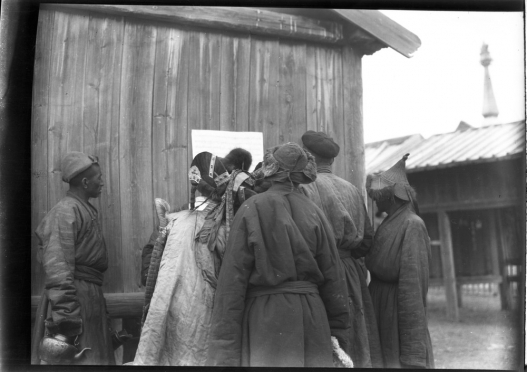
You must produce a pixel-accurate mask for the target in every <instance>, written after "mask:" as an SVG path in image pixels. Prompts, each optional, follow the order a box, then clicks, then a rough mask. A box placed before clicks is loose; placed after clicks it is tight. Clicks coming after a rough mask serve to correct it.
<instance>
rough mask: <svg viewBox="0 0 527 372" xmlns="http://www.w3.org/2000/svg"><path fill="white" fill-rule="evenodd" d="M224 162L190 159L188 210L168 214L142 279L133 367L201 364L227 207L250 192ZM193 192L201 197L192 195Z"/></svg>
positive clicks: (245, 154) (246, 156)
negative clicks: (140, 322) (141, 320)
mask: <svg viewBox="0 0 527 372" xmlns="http://www.w3.org/2000/svg"><path fill="white" fill-rule="evenodd" d="M235 150H237V152H241V153H242V156H241V158H242V159H243V161H242V162H243V163H244V164H245V165H246V167H247V168H248V167H250V165H251V164H250V162H251V156H250V153H249V152H247V151H245V150H243V149H235ZM235 150H233V151H235ZM231 153H232V151H231ZM226 163H227V162H226V161H225V158H219V157H216V156H215V155H214V154H212V153H210V152H202V153H199V154H198V155H196V156H195V157H194V159H193V161H192V163H191V166H190V170H189V180H190V182H191V185H192V187H191V198H190V208H191V209H190V210H183V211H180V212H177V213H174V214H171V216H170V217H171V221H170V222H169V223H168V225H167V226H166V228H165V229H162V231H163V233H161V234H160V237H158V238H159V239H161V240H164V239H166V244H165V246H164V249H162V250H160V251H159V252H156V251H155V249H154V250H153V253H152V255H153V256H154V257H155V260H151V262H150V267H149V270H148V275H147V280H146V282H147V289H146V291H145V307H144V314H143V318H144V319H145V320H144V326H143V328H142V331H141V337H140V341H139V345H138V348H137V352H136V355H135V359H134V364H136V365H165V366H167V365H168V366H202V365H204V363H205V360H206V358H207V346H208V338H209V329H210V316H211V313H212V306H213V300H214V291H215V289H216V285H217V277H218V274H219V271H220V266H221V260H222V257H223V255H224V252H225V240H226V236H227V235H228V231H227V226H228V221H229V215H230V213H229V208H230V211H231V213H232V211H233V209H234V206H235V201H236V200H237V199H238V197H239V194H240V193H243V194H244V197H248V196H250V195H249V194H248V193H247V194H245V191H246V190H245V189H242V187H237V188H235V187H234V186H235V184H236V185H238V186H239V184H244V183H243V182H237V181H236V180H237V177H236V176H237V175H239V174H240V170H236V169H232V170H231V171H230V169H229V168H228V167H227V166H226ZM245 179H246V178H243V180H245ZM243 180H242V181H243ZM196 191H198V192H200V194H201V195H202V196H203V197H204V198H205V200H204V201H200V200H199V198H196V197H195V192H196ZM247 191H249V190H247ZM229 193H230V194H231V195H229ZM223 200H226V201H223ZM226 216H227V217H226ZM167 231H168V236H167V235H166V234H167ZM153 235H154V234H153ZM155 235H157V234H155ZM156 243H157V241H156ZM158 248H161V247H160V246H158ZM158 253H159V255H160V257H158ZM158 258H159V259H160V260H158ZM154 261H155V262H154ZM150 279H151V280H150ZM150 298H151V300H150Z"/></svg>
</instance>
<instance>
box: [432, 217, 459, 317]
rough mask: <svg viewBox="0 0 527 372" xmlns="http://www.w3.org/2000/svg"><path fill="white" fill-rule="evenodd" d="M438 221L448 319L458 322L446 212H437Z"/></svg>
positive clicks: (451, 250) (450, 236) (452, 260)
mask: <svg viewBox="0 0 527 372" xmlns="http://www.w3.org/2000/svg"><path fill="white" fill-rule="evenodd" d="M437 220H438V222H439V236H440V239H441V261H442V262H443V283H444V286H445V293H446V302H447V303H446V310H447V318H448V319H450V320H454V321H457V320H459V309H458V297H457V288H456V271H455V266H454V251H453V248H452V231H451V230H450V220H449V219H448V215H447V213H446V212H445V211H444V210H440V211H438V212H437Z"/></svg>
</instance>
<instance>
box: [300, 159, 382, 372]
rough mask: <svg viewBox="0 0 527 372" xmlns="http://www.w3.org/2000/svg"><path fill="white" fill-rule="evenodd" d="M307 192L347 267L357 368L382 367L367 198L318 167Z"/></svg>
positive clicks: (352, 352) (353, 355) (351, 336)
mask: <svg viewBox="0 0 527 372" xmlns="http://www.w3.org/2000/svg"><path fill="white" fill-rule="evenodd" d="M301 189H302V191H303V192H304V194H305V195H306V196H307V197H308V198H309V199H311V200H312V201H313V202H315V204H316V205H318V206H319V207H320V208H321V209H322V210H323V211H324V213H325V215H326V217H327V218H328V220H329V223H330V225H331V227H332V229H333V233H334V235H335V241H336V245H337V249H338V251H339V255H340V258H341V260H342V263H343V266H344V272H345V274H346V283H347V286H348V294H349V297H350V298H349V301H350V317H351V328H350V332H349V345H350V350H349V354H350V357H351V359H352V360H353V364H354V366H355V367H359V368H365V367H382V356H381V344H380V340H379V331H378V329H377V323H376V321H375V313H374V311H373V304H372V302H371V297H370V292H369V291H368V284H367V270H366V267H365V265H364V258H362V257H363V256H364V255H366V254H367V253H368V252H369V250H370V248H371V244H372V240H373V229H372V227H371V223H370V221H369V219H368V213H367V211H366V207H365V205H364V199H363V197H362V195H361V194H360V192H359V190H358V189H357V188H356V187H355V186H354V185H352V184H351V183H349V182H348V181H346V180H344V179H342V178H340V177H337V176H336V175H334V174H333V173H331V167H330V166H326V165H319V166H317V179H316V180H315V182H313V183H310V184H307V185H302V186H301Z"/></svg>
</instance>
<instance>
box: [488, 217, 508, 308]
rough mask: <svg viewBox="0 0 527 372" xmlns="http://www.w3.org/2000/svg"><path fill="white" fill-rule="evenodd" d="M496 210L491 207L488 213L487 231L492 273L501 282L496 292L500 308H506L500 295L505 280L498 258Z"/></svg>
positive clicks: (498, 244)
mask: <svg viewBox="0 0 527 372" xmlns="http://www.w3.org/2000/svg"><path fill="white" fill-rule="evenodd" d="M496 213H497V211H496V210H493V209H491V210H490V213H489V220H488V221H489V233H490V259H491V261H492V262H491V263H492V274H493V275H499V276H501V278H502V282H501V283H500V285H499V286H498V292H499V295H500V299H501V309H502V310H505V309H506V308H507V303H506V301H504V298H503V296H502V292H503V283H504V281H505V278H504V277H503V275H502V272H501V271H502V270H501V267H502V266H503V265H502V262H501V260H500V255H499V249H500V242H499V241H498V231H499V230H498V226H497V221H496Z"/></svg>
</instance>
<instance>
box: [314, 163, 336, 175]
mask: <svg viewBox="0 0 527 372" xmlns="http://www.w3.org/2000/svg"><path fill="white" fill-rule="evenodd" d="M317 173H333V172H332V171H331V165H329V164H321V165H318V164H317Z"/></svg>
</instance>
